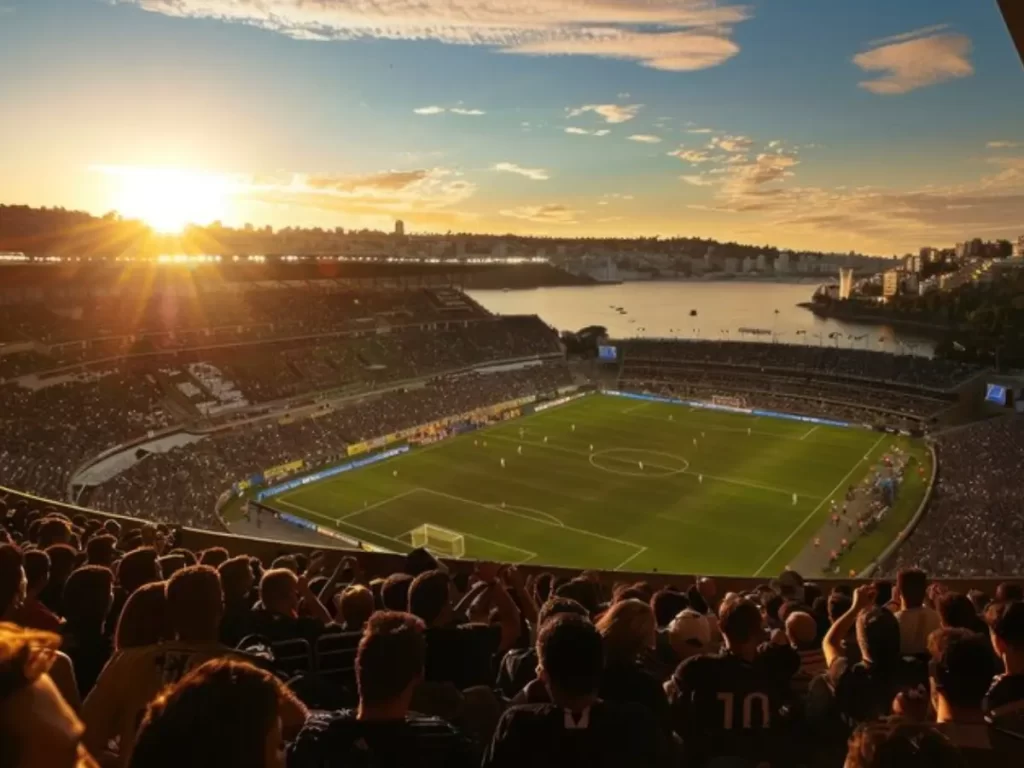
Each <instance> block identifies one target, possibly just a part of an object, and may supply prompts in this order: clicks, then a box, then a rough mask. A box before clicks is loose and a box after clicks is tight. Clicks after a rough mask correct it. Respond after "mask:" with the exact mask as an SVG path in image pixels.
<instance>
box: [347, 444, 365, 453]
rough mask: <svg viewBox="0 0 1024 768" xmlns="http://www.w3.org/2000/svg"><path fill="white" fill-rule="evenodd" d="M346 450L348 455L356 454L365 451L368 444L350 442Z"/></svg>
mask: <svg viewBox="0 0 1024 768" xmlns="http://www.w3.org/2000/svg"><path fill="white" fill-rule="evenodd" d="M346 450H347V451H348V455H349V456H358V455H359V454H360V453H366V452H367V451H368V450H369V446H367V445H366V443H352V445H350V446H349V447H348V448H347V449H346Z"/></svg>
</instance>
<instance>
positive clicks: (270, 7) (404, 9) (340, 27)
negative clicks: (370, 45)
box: [114, 0, 752, 71]
mask: <svg viewBox="0 0 1024 768" xmlns="http://www.w3.org/2000/svg"><path fill="white" fill-rule="evenodd" d="M114 1H115V2H119V3H125V4H132V5H137V6H139V7H141V8H143V9H144V10H147V11H152V12H155V13H162V14H165V15H167V16H177V17H185V18H208V19H217V20H220V21H224V22H233V23H238V24H248V25H251V26H255V27H259V28H261V29H267V30H271V31H274V32H279V33H281V34H284V35H288V36H290V37H293V38H296V39H302V40H308V39H316V40H354V39H363V38H384V39H389V40H435V41H440V42H442V43H448V44H452V45H482V46H489V47H491V48H494V49H496V50H499V51H502V52H505V53H513V54H524V55H552V56H558V55H564V56H573V55H578V56H596V57H601V58H613V59H624V60H628V61H636V62H638V63H640V64H642V65H643V66H646V67H653V68H655V69H664V70H669V71H688V70H695V69H703V68H706V67H713V66H716V65H718V64H721V63H723V62H725V61H727V60H729V59H730V58H732V57H733V56H735V55H736V54H737V53H738V51H739V47H738V46H737V45H736V43H735V42H733V40H732V39H731V38H732V32H733V28H734V27H735V25H737V24H739V23H742V22H743V21H746V20H747V19H749V18H751V16H752V9H751V8H750V7H749V6H745V5H736V4H731V3H712V2H708V1H707V0H648V1H647V2H644V3H637V2H633V0H593V1H592V2H574V3H567V2H564V0H506V2H502V3H494V2H491V0H429V1H428V2H423V1H421V2H412V1H411V0H114Z"/></svg>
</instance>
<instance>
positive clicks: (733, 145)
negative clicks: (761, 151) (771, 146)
mask: <svg viewBox="0 0 1024 768" xmlns="http://www.w3.org/2000/svg"><path fill="white" fill-rule="evenodd" d="M753 145H754V141H753V140H752V139H750V138H749V137H747V136H716V137H715V138H713V139H712V140H711V143H710V144H708V148H709V149H716V148H717V149H721V150H724V151H725V152H746V151H747V150H748V149H750V148H751V147H752V146H753Z"/></svg>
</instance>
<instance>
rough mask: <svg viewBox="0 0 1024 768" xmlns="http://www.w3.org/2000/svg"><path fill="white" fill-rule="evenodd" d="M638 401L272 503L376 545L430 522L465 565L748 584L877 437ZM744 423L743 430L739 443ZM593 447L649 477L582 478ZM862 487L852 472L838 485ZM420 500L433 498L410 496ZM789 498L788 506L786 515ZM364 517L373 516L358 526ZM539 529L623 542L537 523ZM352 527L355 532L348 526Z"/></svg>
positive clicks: (405, 459)
mask: <svg viewBox="0 0 1024 768" xmlns="http://www.w3.org/2000/svg"><path fill="white" fill-rule="evenodd" d="M635 404H636V401H629V400H626V399H623V398H617V397H610V396H592V397H588V398H584V399H582V400H579V401H577V402H574V403H571V404H569V405H566V406H562V407H559V408H555V409H551V410H549V411H545V412H542V413H539V414H534V415H531V416H528V417H525V418H522V419H517V420H513V421H508V422H502V423H501V424H498V425H495V426H493V427H490V428H488V429H485V430H480V431H477V432H474V433H472V434H467V435H463V436H460V437H458V438H453V439H450V440H448V441H445V442H442V443H438V444H435V445H432V446H428V447H426V448H421V449H414V450H413V451H411V452H410V453H408V454H406V455H404V456H402V457H400V458H397V459H391V460H388V461H386V462H382V463H380V464H377V465H372V466H369V467H366V468H363V469H361V470H358V471H354V472H347V473H344V474H342V475H339V476H337V477H335V478H331V479H328V480H325V481H322V482H320V483H313V484H310V485H307V486H303V487H302V488H300V489H297V490H295V491H293V492H291V493H289V494H286V495H285V497H284V500H285V501H290V502H291V503H292V504H294V505H298V506H301V507H302V508H304V509H306V510H312V513H316V514H318V515H322V518H320V517H318V518H317V522H321V523H323V522H324V520H328V521H332V522H333V521H335V520H336V519H337V518H338V517H341V516H342V515H348V514H351V517H350V518H348V520H343V521H342V522H341V523H340V524H338V528H339V530H348V532H349V533H353V532H354V531H356V530H362V529H365V530H366V531H372V532H374V533H376V534H377V535H380V536H383V537H384V540H385V541H389V540H390V539H388V537H396V538H399V539H400V538H401V536H402V535H403V534H406V533H407V532H408V531H409V530H411V529H413V528H415V527H416V526H417V525H420V524H422V523H425V522H429V523H432V524H434V525H440V526H442V527H445V528H449V529H452V530H456V531H459V532H460V533H463V534H466V535H467V556H468V557H497V556H499V552H500V547H497V546H496V545H494V544H491V545H489V544H487V543H486V542H484V541H483V540H482V539H488V540H490V541H491V542H496V543H502V545H503V546H507V547H512V548H515V549H516V550H517V551H528V552H534V553H536V554H537V557H536V558H535V559H534V560H532V561H531V562H534V563H536V562H540V563H550V564H553V565H565V566H570V567H597V568H608V569H612V568H615V567H617V566H619V565H620V564H622V563H623V562H624V561H626V560H627V558H628V559H629V560H628V563H627V567H628V568H629V569H631V570H632V569H635V570H650V569H654V568H657V569H659V570H663V571H675V572H691V573H692V572H707V573H722V574H738V575H749V574H752V573H753V572H754V571H755V570H756V569H758V568H759V567H760V566H761V565H762V564H763V563H765V561H766V560H771V558H770V557H769V556H770V555H772V553H773V551H775V550H777V549H778V548H779V547H780V545H783V548H782V550H781V552H780V554H779V556H778V559H780V560H781V559H782V558H783V557H785V556H786V555H787V554H788V551H789V549H790V548H791V547H793V546H799V545H802V544H803V543H805V542H804V541H802V539H805V538H806V537H805V536H804V535H803V533H797V534H796V535H793V532H794V529H795V528H796V527H797V526H798V525H799V524H801V521H804V520H806V519H808V517H809V516H810V517H811V519H814V517H815V515H817V514H820V510H817V511H816V508H818V507H819V503H820V502H824V501H825V500H826V497H827V496H828V494H829V493H831V492H832V490H833V489H834V488H835V487H836V486H837V483H840V481H841V480H842V479H843V478H844V477H845V476H846V475H847V474H849V473H850V471H851V467H853V466H854V465H855V464H856V463H857V462H859V461H862V460H863V457H864V455H865V454H866V453H867V452H868V449H869V448H870V447H871V445H872V444H873V443H875V441H876V440H877V438H878V435H877V433H871V432H868V431H866V430H860V429H841V428H832V427H824V426H822V427H821V428H820V429H818V430H815V431H814V432H813V433H811V434H810V435H807V437H806V438H805V439H804V440H798V439H780V437H781V438H785V437H787V436H788V437H790V438H793V437H796V438H798V437H800V436H801V435H805V434H806V433H807V432H808V429H809V426H808V425H807V424H805V423H801V422H787V421H782V420H772V419H767V418H763V419H756V420H755V419H754V418H752V417H750V416H744V415H737V414H729V413H718V412H714V413H712V412H701V411H689V410H688V409H687V408H685V407H679V406H673V405H667V404H661V403H650V405H649V406H648V407H644V408H643V409H637V410H636V411H634V412H632V413H629V414H623V413H622V411H623V409H624V408H625V407H626V406H628V405H635ZM669 416H671V417H672V418H671V419H669ZM574 424H575V425H576V429H575V431H573V429H572V425H574ZM769 425H770V426H769ZM748 426H750V427H751V431H752V432H753V433H754V434H751V435H749V436H748V435H747V434H746V429H747V427H748ZM755 427H756V432H755V429H754V428H755ZM520 429H522V430H524V437H523V439H522V440H521V439H520V437H519V430H520ZM702 431H703V432H705V437H703V438H702V437H701V436H700V433H701V432H702ZM545 435H546V436H548V443H547V445H545V444H544V443H543V438H544V436H545ZM694 437H696V438H697V440H698V447H697V449H696V450H693V445H692V440H693V438H694ZM474 441H476V445H474ZM485 441H486V442H487V446H486V447H485V446H484V445H483V443H484V442H485ZM520 443H521V444H522V445H523V455H521V456H520V455H519V454H518V452H517V451H516V447H517V444H520ZM535 443H536V444H535ZM591 443H592V444H594V448H595V450H597V451H600V450H607V449H609V448H619V449H629V450H630V451H634V452H636V451H640V452H642V451H651V452H652V453H651V454H650V455H649V456H647V457H646V458H644V459H643V461H644V463H645V470H646V469H650V470H651V471H645V472H644V474H643V475H639V474H638V475H637V476H630V475H623V474H616V473H613V472H611V471H606V470H602V469H600V468H598V467H595V466H593V464H591V462H590V453H589V446H590V444H591ZM545 449H547V450H545ZM653 452H662V453H668V454H672V455H673V456H675V457H678V459H673V458H667V457H661V458H659V457H658V455H657V454H656V453H653ZM643 455H644V454H642V453H622V454H621V455H620V456H618V457H617V459H616V454H612V457H613V460H612V461H611V462H610V463H609V464H608V465H607V466H608V467H609V468H615V469H630V468H631V467H633V466H635V465H634V464H633V463H632V460H633V457H634V456H643ZM502 457H504V458H505V459H506V468H505V469H502V468H501V466H500V459H501V458H502ZM683 461H686V462H689V467H688V468H686V469H685V471H684V472H680V473H678V474H668V476H664V477H654V476H653V475H654V474H656V473H661V474H665V473H666V472H668V471H670V470H667V469H658V468H657V466H658V465H661V466H663V467H672V468H674V467H678V466H682V464H681V462H683ZM631 471H632V470H631ZM672 471H674V470H672ZM865 471H866V465H865ZM637 472H639V470H638V467H637ZM396 473H397V474H396ZM700 474H703V475H704V482H703V483H701V482H699V481H698V477H697V476H698V475H700ZM714 478H731V479H734V480H739V481H742V482H745V483H747V485H739V484H736V483H727V482H717V481H715V480H714ZM860 479H861V478H860V477H858V476H856V473H854V475H853V476H851V477H850V482H857V481H859V480H860ZM756 486H762V487H761V488H758V487H756ZM418 488H423V489H426V490H427V491H433V492H434V493H433V494H430V493H418V492H415V491H416V489H418ZM768 489H771V490H768ZM787 489H792V490H791V492H796V493H797V494H798V503H797V504H796V505H794V504H793V502H792V499H791V492H787ZM396 496H397V497H398V498H394V497H396ZM452 497H454V498H452ZM271 503H272V504H273V503H274V502H273V500H272V501H271ZM502 503H504V504H505V505H506V509H508V510H523V509H525V510H531V512H528V513H523V516H522V517H520V516H518V515H516V514H500V513H498V512H496V511H495V510H494V509H493V508H490V507H492V506H500V504H502ZM364 505H366V507H370V505H376V506H375V507H373V508H372V509H369V510H368V512H367V513H366V514H362V513H361V508H362V507H363V506H364ZM821 506H822V508H824V507H827V504H821ZM289 511H294V509H291V510H289ZM312 513H310V514H312ZM552 518H555V519H557V520H558V521H560V522H563V523H564V524H565V525H566V526H569V527H571V528H575V529H579V530H581V531H587V532H590V533H593V534H597V535H598V536H603V537H607V538H608V539H613V540H617V541H619V542H628V543H629V546H623V545H622V544H613V543H611V542H610V541H607V540H603V539H601V538H598V537H597V536H587V535H585V534H573V533H571V532H569V531H564V530H561V531H560V530H559V528H558V527H557V526H555V525H552V524H543V523H541V522H539V519H546V520H547V522H548V523H550V522H551V519H552ZM349 521H351V522H353V523H354V524H355V525H357V526H359V527H360V528H359V529H356V528H354V527H353V528H349V529H346V528H345V527H344V526H345V523H346V522H349ZM807 535H808V536H809V535H810V533H809V532H808V533H807ZM474 536H475V537H482V539H475V538H472V537H474ZM787 537H789V538H790V541H789V542H788V543H785V544H784V542H785V540H786V539H787ZM365 538H366V540H368V541H370V542H371V543H377V544H378V545H382V546H388V545H387V544H381V542H380V541H378V542H374V541H373V539H372V538H371V534H370V533H367V534H366V535H365ZM392 543H394V542H392ZM644 547H646V549H644V550H643V551H640V550H639V549H638V548H644ZM389 548H393V549H400V548H399V547H398V546H397V545H396V546H393V547H389ZM402 551H404V550H402ZM505 557H506V558H508V557H509V556H508V555H507V553H506V555H505ZM783 564H784V563H783ZM774 565H775V562H774V560H772V562H771V567H774ZM770 570H771V569H770V568H769V569H768V572H770Z"/></svg>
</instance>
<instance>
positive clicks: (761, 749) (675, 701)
mask: <svg viewBox="0 0 1024 768" xmlns="http://www.w3.org/2000/svg"><path fill="white" fill-rule="evenodd" d="M721 630H722V634H723V635H724V636H725V649H724V650H723V652H722V653H721V654H720V655H717V656H711V655H702V656H694V657H691V658H689V659H687V660H686V661H684V662H683V663H682V664H680V665H679V667H678V669H676V671H675V674H674V675H673V676H672V680H671V681H669V683H667V684H666V690H667V691H668V692H669V699H670V701H671V704H672V721H673V727H674V729H675V731H676V733H678V734H679V735H680V736H681V737H682V739H683V750H684V755H685V765H687V766H703V765H705V764H706V763H707V762H708V761H709V760H711V759H713V758H725V757H734V758H741V759H744V760H747V761H750V762H751V763H760V764H768V765H771V764H773V763H774V762H775V760H776V757H777V755H778V754H779V753H780V751H781V750H782V748H783V747H784V746H785V734H786V732H787V729H788V713H789V712H788V707H789V705H790V703H791V697H792V694H791V690H790V679H791V678H792V677H793V675H794V674H795V673H796V672H797V670H798V669H799V668H800V657H799V656H798V655H797V653H796V651H794V650H793V649H792V648H791V647H789V645H777V644H770V645H769V644H764V643H763V641H764V639H765V635H764V630H763V626H762V617H761V611H760V610H759V609H758V607H757V606H756V605H755V604H754V603H753V602H751V601H749V600H746V599H742V598H739V599H733V600H732V601H729V602H727V603H726V604H725V605H724V606H723V608H722V615H721Z"/></svg>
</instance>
